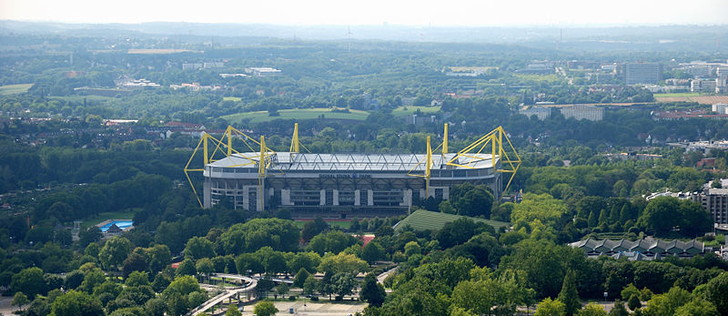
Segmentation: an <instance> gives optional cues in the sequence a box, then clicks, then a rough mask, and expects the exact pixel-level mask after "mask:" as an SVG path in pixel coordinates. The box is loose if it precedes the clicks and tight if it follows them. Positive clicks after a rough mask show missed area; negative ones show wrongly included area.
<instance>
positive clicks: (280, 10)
mask: <svg viewBox="0 0 728 316" xmlns="http://www.w3.org/2000/svg"><path fill="white" fill-rule="evenodd" d="M0 20H22V21H54V22H72V23H141V22H158V21H165V22H201V23H243V24H254V23H263V24H280V25H382V24H392V25H411V26H535V25H546V26H614V25H675V24H698V25H710V24H728V0H690V1H685V0H608V1H607V0H602V1H593V0H447V1H428V0H416V1H415V0H348V1H346V0H343V1H342V0H259V1H250V0H237V1H235V0H228V1H221V0H206V1H189V0H175V1H172V0H125V1H119V0H116V1H109V0H0Z"/></svg>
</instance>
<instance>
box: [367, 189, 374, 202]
mask: <svg viewBox="0 0 728 316" xmlns="http://www.w3.org/2000/svg"><path fill="white" fill-rule="evenodd" d="M367 205H369V206H371V205H374V191H372V190H367Z"/></svg>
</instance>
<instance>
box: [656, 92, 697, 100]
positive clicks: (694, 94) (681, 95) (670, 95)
mask: <svg viewBox="0 0 728 316" xmlns="http://www.w3.org/2000/svg"><path fill="white" fill-rule="evenodd" d="M653 96H654V97H655V99H661V98H686V97H699V96H700V93H698V92H682V93H655V94H653Z"/></svg>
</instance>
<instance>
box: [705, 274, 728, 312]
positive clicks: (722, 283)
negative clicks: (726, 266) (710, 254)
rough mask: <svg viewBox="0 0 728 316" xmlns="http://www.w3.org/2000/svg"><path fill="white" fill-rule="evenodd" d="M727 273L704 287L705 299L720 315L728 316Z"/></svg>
mask: <svg viewBox="0 0 728 316" xmlns="http://www.w3.org/2000/svg"><path fill="white" fill-rule="evenodd" d="M726 293H728V272H723V273H721V274H719V275H718V276H717V277H714V278H713V279H711V280H710V281H708V283H707V284H706V285H705V299H706V300H708V301H709V302H711V303H713V305H715V307H716V308H717V309H718V312H719V313H720V314H721V315H724V316H725V315H728V295H726Z"/></svg>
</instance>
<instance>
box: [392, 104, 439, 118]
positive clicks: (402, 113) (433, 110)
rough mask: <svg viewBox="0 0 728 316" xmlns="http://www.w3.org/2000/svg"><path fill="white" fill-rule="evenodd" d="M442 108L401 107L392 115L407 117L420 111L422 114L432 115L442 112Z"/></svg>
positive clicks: (393, 111)
mask: <svg viewBox="0 0 728 316" xmlns="http://www.w3.org/2000/svg"><path fill="white" fill-rule="evenodd" d="M440 108H441V107H440V106H414V105H410V106H404V105H403V106H400V107H397V108H396V109H394V110H392V115H394V116H405V115H410V114H414V113H416V112H417V111H418V110H419V111H420V113H422V114H431V113H436V112H438V111H440Z"/></svg>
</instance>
